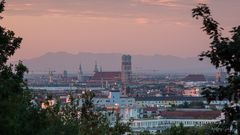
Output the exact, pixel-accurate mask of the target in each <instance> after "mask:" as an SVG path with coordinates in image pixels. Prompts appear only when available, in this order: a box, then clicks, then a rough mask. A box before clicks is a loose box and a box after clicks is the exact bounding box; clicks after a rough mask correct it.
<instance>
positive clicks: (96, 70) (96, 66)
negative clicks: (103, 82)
mask: <svg viewBox="0 0 240 135" xmlns="http://www.w3.org/2000/svg"><path fill="white" fill-rule="evenodd" d="M97 72H98V65H97V61H95V67H94V73H97Z"/></svg>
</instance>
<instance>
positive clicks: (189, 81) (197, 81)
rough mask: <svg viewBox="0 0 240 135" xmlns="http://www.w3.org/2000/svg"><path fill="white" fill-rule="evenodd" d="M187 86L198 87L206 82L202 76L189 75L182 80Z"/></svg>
mask: <svg viewBox="0 0 240 135" xmlns="http://www.w3.org/2000/svg"><path fill="white" fill-rule="evenodd" d="M182 81H184V82H185V84H186V85H188V86H199V85H203V84H205V83H206V82H207V80H206V78H205V76H204V75H202V74H190V75H188V76H186V77H185V78H183V79H182Z"/></svg>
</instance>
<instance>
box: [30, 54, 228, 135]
mask: <svg viewBox="0 0 240 135" xmlns="http://www.w3.org/2000/svg"><path fill="white" fill-rule="evenodd" d="M119 59H121V71H102V67H101V66H99V65H98V64H97V61H95V65H94V67H92V70H93V71H92V74H91V75H86V74H84V70H83V68H82V64H79V68H78V69H79V71H78V73H75V74H68V71H66V70H64V71H63V72H62V73H55V72H54V70H49V72H48V73H46V74H34V72H33V73H32V74H28V75H27V76H26V79H27V80H28V84H29V89H31V90H32V93H33V95H34V96H33V101H34V102H39V103H42V107H43V108H45V107H46V106H45V103H44V102H43V101H45V100H46V99H47V98H48V96H49V95H51V97H52V98H51V100H48V102H49V105H54V104H55V103H57V100H60V101H61V104H65V103H67V102H69V97H71V96H73V97H74V99H76V101H77V102H78V105H79V106H82V104H83V99H82V98H80V97H81V95H82V94H83V93H84V92H85V91H86V90H90V91H92V92H93V93H94V94H95V95H96V97H94V98H93V104H94V105H95V107H97V108H98V109H101V110H103V113H107V112H113V113H112V114H111V116H109V119H110V121H111V123H114V121H115V120H116V116H120V117H121V118H122V120H123V121H128V120H130V119H133V121H132V124H131V128H132V130H133V131H134V132H141V131H145V130H148V131H150V132H151V133H156V132H157V131H160V132H162V131H164V130H166V129H167V128H170V127H171V126H172V125H179V124H180V123H183V125H184V126H186V127H191V126H201V125H204V124H209V123H216V122H219V121H221V120H223V119H224V114H223V112H222V111H221V110H222V109H223V108H224V106H226V105H227V104H229V101H228V100H216V101H213V102H211V103H210V104H209V103H208V99H207V98H205V97H203V96H202V95H201V92H202V88H204V87H206V86H211V87H217V86H218V85H225V84H226V79H225V78H226V73H225V72H223V71H222V70H219V71H218V72H216V74H215V75H212V76H211V75H204V74H186V75H174V74H173V75H171V74H167V75H164V74H147V73H145V74H144V73H141V74H135V73H134V72H133V71H132V64H134V61H132V57H131V55H122V57H121V58H119Z"/></svg>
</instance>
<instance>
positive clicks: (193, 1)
mask: <svg viewBox="0 0 240 135" xmlns="http://www.w3.org/2000/svg"><path fill="white" fill-rule="evenodd" d="M199 2H202V3H207V4H208V5H209V6H210V8H211V10H212V13H213V16H214V18H216V20H217V21H218V22H219V23H220V24H221V25H222V26H223V27H224V28H225V31H229V30H230V28H231V27H232V26H237V25H239V24H240V17H239V12H240V0H230V1H229V0H7V3H6V11H5V12H4V13H3V15H2V16H3V17H4V19H3V20H1V25H4V26H6V27H7V28H9V29H11V30H14V31H15V33H16V34H17V35H18V36H20V37H22V38H23V43H22V47H21V49H20V50H18V51H17V53H16V55H15V56H14V58H13V59H14V60H16V59H30V58H34V57H38V56H41V55H43V54H45V53H47V52H58V51H65V52H69V53H73V54H76V53H78V52H93V53H129V54H146V55H154V54H162V55H174V56H180V57H192V56H197V55H198V54H199V53H200V52H201V51H202V50H206V49H207V48H208V46H209V42H210V41H209V39H208V37H207V36H206V35H205V33H203V32H202V31H201V30H200V27H201V22H200V21H197V20H194V19H193V18H192V17H191V9H192V8H194V7H195V6H196V5H197V3H199Z"/></svg>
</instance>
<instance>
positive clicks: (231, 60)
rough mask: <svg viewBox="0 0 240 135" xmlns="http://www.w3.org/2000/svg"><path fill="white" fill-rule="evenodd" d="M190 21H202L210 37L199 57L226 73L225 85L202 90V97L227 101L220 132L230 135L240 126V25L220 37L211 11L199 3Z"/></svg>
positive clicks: (193, 10)
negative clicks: (207, 48)
mask: <svg viewBox="0 0 240 135" xmlns="http://www.w3.org/2000/svg"><path fill="white" fill-rule="evenodd" d="M192 16H193V18H196V19H199V18H201V19H202V20H203V21H202V23H203V27H202V30H203V31H204V32H206V34H207V35H209V37H210V39H211V40H212V41H211V43H210V49H209V50H207V51H204V52H202V53H201V54H200V60H203V58H209V59H210V61H211V63H212V64H213V65H214V66H215V67H216V68H225V69H226V71H227V73H228V84H227V85H223V86H219V87H215V88H211V87H208V88H205V89H204V91H203V92H202V94H203V95H204V96H205V97H207V99H208V101H209V102H211V101H212V100H216V99H220V100H223V99H228V100H229V101H230V102H231V104H230V105H229V106H227V107H226V108H225V109H224V110H223V111H224V113H225V120H224V122H223V123H222V124H223V125H224V126H223V127H222V128H221V129H222V130H220V131H219V132H221V134H223V130H224V132H225V133H226V132H228V133H226V134H232V133H233V132H236V129H238V130H237V131H238V133H240V132H239V130H240V129H239V126H240V121H239V120H240V107H239V104H238V101H239V98H240V26H237V27H233V28H232V30H231V31H230V33H231V37H224V36H223V35H222V30H223V28H221V27H220V25H219V23H218V22H217V21H216V20H214V19H213V17H212V15H211V11H210V9H209V8H208V6H207V5H206V4H199V5H198V6H197V7H196V8H194V9H192Z"/></svg>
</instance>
